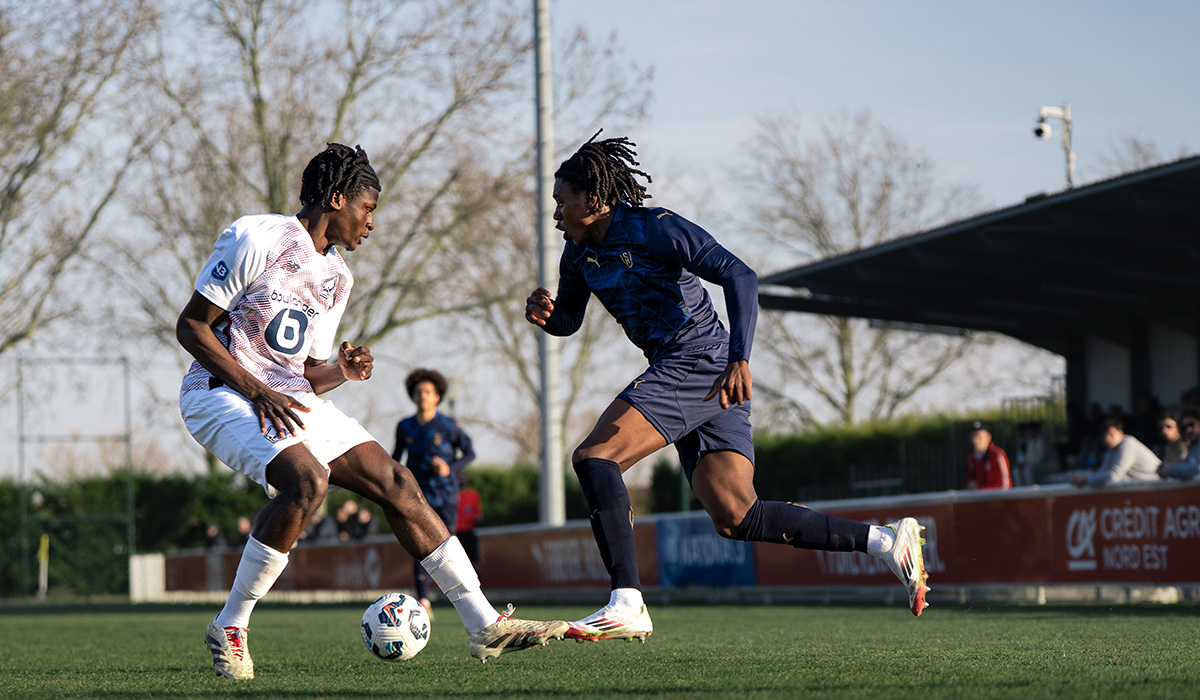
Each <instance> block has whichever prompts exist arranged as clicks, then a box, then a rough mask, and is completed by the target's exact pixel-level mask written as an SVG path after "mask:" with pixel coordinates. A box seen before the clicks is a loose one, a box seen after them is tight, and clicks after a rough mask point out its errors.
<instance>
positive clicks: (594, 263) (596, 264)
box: [584, 255, 600, 267]
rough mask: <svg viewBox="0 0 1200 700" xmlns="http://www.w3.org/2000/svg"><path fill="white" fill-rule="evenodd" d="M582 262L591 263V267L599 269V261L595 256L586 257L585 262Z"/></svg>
mask: <svg viewBox="0 0 1200 700" xmlns="http://www.w3.org/2000/svg"><path fill="white" fill-rule="evenodd" d="M584 262H590V263H592V264H593V265H595V266H596V267H600V261H599V260H598V259H597V258H596V256H595V255H589V256H587V259H586V260H584Z"/></svg>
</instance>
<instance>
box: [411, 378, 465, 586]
mask: <svg viewBox="0 0 1200 700" xmlns="http://www.w3.org/2000/svg"><path fill="white" fill-rule="evenodd" d="M446 387H447V383H446V378H445V377H444V376H442V373H441V372H438V371H436V370H431V369H416V370H413V371H412V372H410V373H409V374H408V377H406V378H405V379H404V388H405V390H407V391H408V396H409V398H411V399H412V400H413V403H415V404H416V405H417V414H416V415H414V416H409V417H408V418H405V419H404V420H402V421H400V422H399V423H397V424H396V449H395V450H394V451H393V452H392V459H394V460H396V461H397V462H403V459H402V457H403V456H404V453H405V452H408V461H407V462H404V464H405V465H406V466H408V468H409V471H411V472H412V473H413V476H415V477H417V484H419V485H420V486H421V492H422V493H424V494H425V501H426V502H427V503H429V506H430V507H431V508H433V511H434V512H435V513H437V514H438V517H439V518H441V519H442V522H443V523H445V524H446V529H447V530H449V531H450V533H451V534H455V533H457V531H458V483H459V479H458V477H459V474H460V473H461V472H462V470H463V469H466V467H467V465H468V464H470V463H471V462H473V461H475V450H474V448H472V447H471V438H470V437H468V436H467V433H466V432H465V431H464V430H463V429H462V428H460V427H459V426H458V422H457V421H455V420H454V419H453V418H451V417H449V416H445V415H442V414H441V413H438V406H439V405H440V404H441V403H442V396H444V395H445V394H446ZM413 579H414V581H415V582H416V589H417V590H416V593H417V598H418V599H420V601H421V605H423V606H425V609H426V610H429V609H430V608H429V576H428V574H426V573H425V568H424V567H422V566H421V562H419V561H417V560H415V559H414V560H413Z"/></svg>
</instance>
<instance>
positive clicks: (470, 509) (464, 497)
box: [458, 470, 483, 570]
mask: <svg viewBox="0 0 1200 700" xmlns="http://www.w3.org/2000/svg"><path fill="white" fill-rule="evenodd" d="M482 524H483V501H482V499H480V497H479V491H477V490H475V489H473V488H471V487H470V485H469V484H468V479H467V472H466V471H465V470H464V471H461V472H459V473H458V541H459V542H462V546H463V549H465V550H467V558H468V559H470V560H471V563H472V564H474V565H475V569H476V570H478V569H479V563H480V561H482V559H481V558H480V556H479V536H478V534H477V533H476V532H475V528H477V527H479V526H480V525H482Z"/></svg>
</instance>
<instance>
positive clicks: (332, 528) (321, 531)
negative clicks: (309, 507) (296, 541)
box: [300, 512, 338, 544]
mask: <svg viewBox="0 0 1200 700" xmlns="http://www.w3.org/2000/svg"><path fill="white" fill-rule="evenodd" d="M300 539H301V540H304V541H305V542H306V543H308V544H320V543H323V542H336V541H337V539H338V528H337V523H336V522H334V519H333V518H331V517H329V516H328V515H325V514H324V513H321V512H317V513H314V514H313V516H312V520H311V521H309V523H308V527H306V528H304V531H303V532H301V533H300Z"/></svg>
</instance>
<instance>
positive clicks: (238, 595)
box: [217, 535, 288, 628]
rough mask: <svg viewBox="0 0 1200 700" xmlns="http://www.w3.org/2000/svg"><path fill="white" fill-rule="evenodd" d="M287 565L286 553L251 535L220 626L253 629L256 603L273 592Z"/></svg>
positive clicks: (223, 611) (222, 610) (218, 620)
mask: <svg viewBox="0 0 1200 700" xmlns="http://www.w3.org/2000/svg"><path fill="white" fill-rule="evenodd" d="M287 563H288V555H287V553H286V552H276V551H275V550H274V549H271V548H270V547H268V546H267V545H265V544H263V543H262V542H259V541H258V540H256V539H254V536H253V535H251V536H250V539H249V540H248V541H247V542H246V548H245V549H244V550H242V560H241V562H239V563H238V568H237V575H236V576H235V577H234V579H233V588H232V589H231V590H230V591H229V600H227V601H225V607H224V608H222V609H221V612H220V613H219V614H218V615H217V625H218V626H220V627H242V628H246V627H249V626H250V613H251V612H252V611H253V610H254V604H255V603H257V602H258V599H259V598H262V597H263V596H264V595H266V594H267V591H269V590H271V586H273V585H275V581H276V579H278V578H279V575H280V574H282V573H283V570H284V568H285V567H287Z"/></svg>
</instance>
